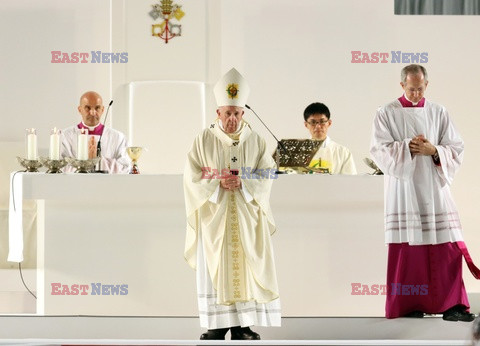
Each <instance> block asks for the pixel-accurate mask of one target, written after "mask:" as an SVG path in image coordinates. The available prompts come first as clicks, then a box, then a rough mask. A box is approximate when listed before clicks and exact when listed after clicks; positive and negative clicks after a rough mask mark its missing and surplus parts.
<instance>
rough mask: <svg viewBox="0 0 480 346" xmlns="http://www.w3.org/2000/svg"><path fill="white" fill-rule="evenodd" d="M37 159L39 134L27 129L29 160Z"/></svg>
mask: <svg viewBox="0 0 480 346" xmlns="http://www.w3.org/2000/svg"><path fill="white" fill-rule="evenodd" d="M36 159H37V134H36V132H35V129H33V128H32V129H27V160H36Z"/></svg>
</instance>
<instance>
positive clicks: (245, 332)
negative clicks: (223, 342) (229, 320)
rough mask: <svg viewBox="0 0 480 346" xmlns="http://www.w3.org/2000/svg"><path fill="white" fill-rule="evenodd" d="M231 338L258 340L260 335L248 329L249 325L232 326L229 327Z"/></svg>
mask: <svg viewBox="0 0 480 346" xmlns="http://www.w3.org/2000/svg"><path fill="white" fill-rule="evenodd" d="M230 333H231V334H232V340H260V335H259V334H258V333H255V332H254V331H252V330H251V329H250V327H245V328H241V327H232V328H230Z"/></svg>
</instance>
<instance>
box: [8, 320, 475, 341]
mask: <svg viewBox="0 0 480 346" xmlns="http://www.w3.org/2000/svg"><path fill="white" fill-rule="evenodd" d="M252 329H254V330H255V331H256V332H258V333H260V335H261V336H262V340H261V341H255V342H248V344H259V345H471V337H470V335H471V329H472V323H465V322H445V321H443V320H442V319H441V317H426V318H423V319H407V318H399V319H395V320H387V319H385V318H361V317H357V318H340V317H335V318H328V317H321V318H302V317H287V318H283V319H282V327H280V328H261V327H254V328H252ZM202 332H203V330H202V329H201V328H200V326H199V322H198V319H197V318H193V317H114V316H35V315H0V345H61V344H68V345H80V344H81V345H215V344H217V345H218V344H222V345H244V344H245V342H243V341H240V342H238V341H230V340H226V341H223V342H218V341H216V342H208V341H199V340H198V338H199V336H200V334H201V333H202ZM229 338H230V336H229V334H227V339H229Z"/></svg>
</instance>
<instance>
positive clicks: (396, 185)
mask: <svg viewBox="0 0 480 346" xmlns="http://www.w3.org/2000/svg"><path fill="white" fill-rule="evenodd" d="M421 134H423V135H424V136H425V138H426V139H428V140H429V141H430V143H432V144H433V145H434V146H435V148H436V149H437V152H438V156H439V159H440V164H435V162H434V160H433V158H432V157H431V156H424V155H412V154H411V153H410V150H409V143H410V140H411V139H412V138H414V137H416V136H418V135H421ZM463 148H464V144H463V140H462V138H461V137H460V135H459V134H458V132H457V130H456V128H455V126H454V124H453V123H452V121H451V119H450V116H449V114H448V112H447V110H446V109H445V107H443V106H441V105H438V104H436V103H433V102H430V101H428V100H425V99H422V100H421V102H420V103H419V104H418V105H417V106H413V104H411V103H410V102H409V101H408V100H406V98H405V97H404V96H403V97H401V98H399V99H397V100H395V101H393V102H391V103H389V104H387V105H386V106H384V107H381V108H379V109H378V110H377V114H376V117H375V120H374V125H373V139H372V144H371V148H370V153H371V155H372V156H373V158H374V161H375V163H376V164H377V165H378V167H379V168H380V169H381V170H382V171H383V173H384V174H385V241H386V243H387V244H389V255H388V272H387V288H388V289H389V290H390V291H389V293H388V294H387V303H386V317H387V318H395V317H401V316H404V315H405V314H408V313H410V312H413V311H422V312H425V313H433V314H434V313H442V312H444V311H445V310H447V309H449V308H451V307H453V306H455V305H463V306H465V307H466V308H467V309H468V308H469V304H468V298H467V295H466V291H465V287H464V284H463V279H462V251H461V250H460V248H462V247H464V243H463V236H462V227H461V224H460V219H459V215H458V212H457V208H456V206H455V203H454V201H453V198H452V195H451V193H450V185H451V184H452V181H453V178H454V175H455V173H456V172H457V170H458V169H459V167H460V164H461V162H462V158H463ZM398 285H402V286H404V285H407V286H408V285H427V286H426V287H428V294H426V295H407V294H404V293H401V291H398V289H397V290H396V292H397V293H396V294H395V292H393V293H392V291H391V290H392V289H393V287H394V286H395V287H400V286H398ZM424 287H425V286H424ZM393 290H394V291H395V289H393ZM399 292H400V293H399ZM404 292H406V291H404Z"/></svg>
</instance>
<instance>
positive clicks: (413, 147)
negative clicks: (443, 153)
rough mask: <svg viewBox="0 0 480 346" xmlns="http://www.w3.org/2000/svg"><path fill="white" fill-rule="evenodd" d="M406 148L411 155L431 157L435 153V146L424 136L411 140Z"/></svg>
mask: <svg viewBox="0 0 480 346" xmlns="http://www.w3.org/2000/svg"><path fill="white" fill-rule="evenodd" d="M408 147H409V149H410V153H411V154H412V155H425V156H431V155H434V154H435V152H436V151H437V149H436V148H435V146H434V145H433V144H432V143H430V142H429V141H428V139H426V138H425V136H424V135H418V136H417V137H414V138H412V140H411V141H410V143H409V144H408Z"/></svg>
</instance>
